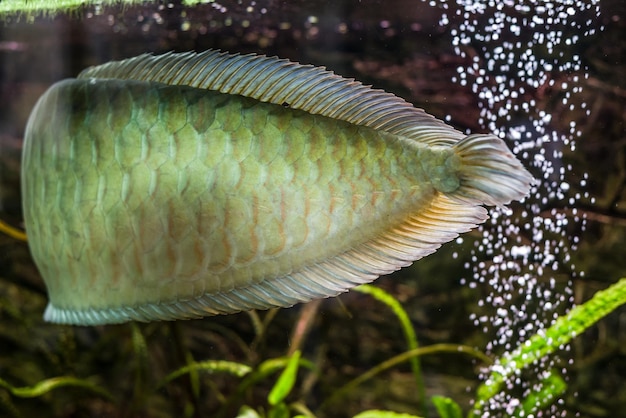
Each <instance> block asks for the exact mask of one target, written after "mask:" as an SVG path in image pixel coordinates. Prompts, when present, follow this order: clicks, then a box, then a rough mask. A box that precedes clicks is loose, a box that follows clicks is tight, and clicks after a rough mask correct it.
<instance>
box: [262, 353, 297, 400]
mask: <svg viewBox="0 0 626 418" xmlns="http://www.w3.org/2000/svg"><path fill="white" fill-rule="evenodd" d="M299 362H300V350H296V351H295V352H294V353H293V355H292V356H291V357H290V358H289V362H288V363H287V366H286V367H285V369H284V370H283V372H282V373H281V374H280V376H279V377H278V380H277V381H276V384H275V385H274V387H273V388H272V390H271V391H270V394H269V396H268V397H267V401H268V402H269V404H270V405H277V404H278V403H280V402H282V401H283V400H284V399H285V398H286V397H287V395H289V392H291V389H292V388H293V385H294V384H295V383H296V377H297V375H298V364H299Z"/></svg>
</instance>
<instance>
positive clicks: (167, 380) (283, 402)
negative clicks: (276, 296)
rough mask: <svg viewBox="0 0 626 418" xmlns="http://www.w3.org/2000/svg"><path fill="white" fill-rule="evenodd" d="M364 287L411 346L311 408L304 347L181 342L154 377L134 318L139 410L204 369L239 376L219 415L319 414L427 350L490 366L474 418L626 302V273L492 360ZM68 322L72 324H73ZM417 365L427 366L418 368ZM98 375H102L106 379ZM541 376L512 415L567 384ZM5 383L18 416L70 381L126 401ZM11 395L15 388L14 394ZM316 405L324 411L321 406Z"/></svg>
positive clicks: (449, 417)
mask: <svg viewBox="0 0 626 418" xmlns="http://www.w3.org/2000/svg"><path fill="white" fill-rule="evenodd" d="M359 291H360V292H361V293H365V294H368V295H371V296H372V297H375V298H376V299H377V300H379V301H383V303H384V304H385V305H386V306H388V307H390V309H392V311H393V312H394V313H395V315H396V316H397V318H398V320H399V323H400V324H401V326H402V329H403V332H404V333H405V336H406V338H407V342H408V347H409V349H408V350H407V351H405V352H403V353H400V354H398V355H396V356H394V357H392V358H390V359H387V360H386V361H385V362H383V363H381V364H379V365H377V366H375V367H373V368H372V369H370V370H367V371H365V372H363V373H362V374H361V375H359V376H357V377H356V378H354V379H353V380H351V381H349V382H348V383H347V384H345V385H344V386H343V387H340V388H337V389H335V390H333V391H332V392H331V394H330V396H329V397H327V399H326V400H325V401H323V403H322V404H321V405H319V407H318V408H309V407H308V406H307V404H306V399H305V397H304V396H302V395H301V394H298V391H297V390H296V389H297V388H298V387H299V383H300V381H301V379H302V376H303V374H302V373H301V372H303V371H305V370H306V371H308V372H309V373H312V374H313V375H319V374H320V373H321V372H322V371H321V367H322V366H321V365H320V364H317V363H316V362H315V361H311V360H309V359H306V358H303V356H302V354H301V351H300V350H299V349H296V350H295V351H293V353H292V354H291V355H288V356H284V357H277V358H268V359H262V360H261V361H260V362H259V363H258V364H256V365H251V364H245V363H242V362H238V361H229V360H198V361H196V360H194V359H193V356H192V354H191V352H190V351H189V350H188V349H187V348H185V347H179V350H181V352H182V357H183V359H184V360H183V362H184V363H186V364H184V365H183V366H181V367H178V368H176V369H175V370H174V371H171V372H170V373H169V374H167V375H166V376H165V377H164V378H162V379H160V381H154V380H151V379H150V378H149V374H150V369H151V368H152V365H151V361H153V359H152V358H151V355H150V353H149V351H150V350H149V344H150V343H149V342H148V341H147V337H146V336H147V335H148V338H150V335H151V334H152V333H153V328H151V327H150V325H149V326H147V327H146V328H141V327H140V326H138V325H136V324H131V325H130V338H129V341H130V344H131V351H132V353H133V357H134V358H135V368H134V370H135V371H134V374H135V378H134V389H133V398H134V399H133V405H132V407H131V408H132V410H134V411H141V410H142V408H145V406H146V405H147V404H148V403H149V401H150V398H151V396H154V394H155V393H156V392H158V391H163V390H167V389H168V388H169V387H170V386H171V385H172V384H174V383H175V381H178V380H180V379H183V378H187V379H189V381H188V383H189V386H190V388H191V389H190V392H192V394H193V396H192V397H193V398H195V399H198V398H199V397H200V392H201V391H202V390H206V389H207V388H206V387H205V388H204V389H202V385H203V384H207V383H206V382H207V381H206V380H205V379H204V376H207V375H211V376H217V375H223V374H226V375H230V376H232V377H234V378H236V379H238V380H239V381H238V383H237V385H236V387H235V389H234V391H232V392H231V393H230V394H225V393H220V392H219V391H218V390H217V389H215V388H213V389H210V388H209V390H210V391H211V392H213V393H214V395H215V398H216V399H220V403H221V404H222V408H221V410H220V411H218V413H217V414H216V416H218V417H219V416H222V417H226V416H229V413H230V412H229V411H232V410H233V409H236V410H238V417H242V418H243V417H250V418H253V417H259V418H261V417H268V418H270V417H272V418H289V417H300V418H301V417H315V416H317V415H316V414H322V415H328V416H332V415H333V413H332V411H334V410H335V408H337V405H338V403H337V401H338V400H339V399H341V398H342V397H343V396H345V395H348V394H350V393H353V392H355V391H356V388H357V387H358V386H359V385H361V384H363V383H364V382H366V381H368V380H371V379H373V378H374V377H376V376H377V375H379V374H380V373H382V372H383V371H385V370H389V369H390V368H393V367H396V366H397V365H399V364H401V363H405V362H409V363H410V362H413V361H414V360H415V359H417V358H419V357H420V356H423V355H435V354H437V355H439V354H442V353H456V354H466V355H469V356H470V357H472V358H474V359H476V360H477V361H478V362H479V363H480V364H482V365H483V366H484V367H488V368H489V370H490V375H489V377H488V378H487V379H486V380H485V381H484V382H483V383H482V384H481V385H480V386H479V387H478V389H477V391H476V397H475V401H474V404H473V406H472V407H471V410H470V412H469V413H468V418H475V417H478V416H481V413H482V412H483V411H484V410H485V408H487V407H488V405H489V402H490V401H491V400H492V399H494V397H495V396H496V395H497V394H498V393H499V392H501V391H502V390H504V389H503V387H504V382H505V381H506V379H507V377H510V376H512V375H515V374H519V373H520V372H522V371H523V370H524V369H525V368H526V367H528V366H529V365H531V364H533V363H536V362H538V361H539V360H540V359H542V358H544V357H545V356H547V355H550V354H552V353H554V352H555V351H557V350H559V349H560V348H562V347H563V346H564V345H565V344H567V343H569V342H570V341H571V340H572V339H573V338H575V337H577V336H579V335H580V334H581V333H583V332H584V331H585V330H587V329H589V328H590V327H591V326H592V325H593V324H595V323H596V322H597V321H598V320H600V319H601V318H603V317H604V316H606V315H608V314H609V313H611V312H613V311H614V310H616V309H617V308H618V307H620V306H622V305H624V304H626V278H623V279H621V280H619V281H618V282H617V283H615V284H614V285H612V286H610V287H609V288H607V289H605V290H602V291H599V292H597V293H596V294H595V295H594V296H593V297H592V298H591V299H590V300H589V301H587V302H586V303H584V304H581V305H579V306H577V307H575V308H573V309H572V310H571V311H570V312H569V313H568V314H566V315H563V316H561V317H559V318H558V319H557V320H556V321H555V322H554V324H553V325H552V326H550V327H549V328H547V329H545V330H544V331H542V332H540V333H537V334H536V335H534V336H532V337H531V338H529V339H528V340H527V341H526V342H524V343H522V344H520V345H519V346H518V347H517V348H515V349H514V350H512V351H511V352H509V353H506V354H504V355H502V356H501V357H500V358H498V359H495V360H492V359H491V358H490V357H488V356H486V355H484V354H483V353H482V352H480V351H479V350H477V349H475V348H472V347H467V346H462V345H453V344H433V345H430V346H424V347H418V346H417V338H416V336H415V330H414V329H413V325H412V324H411V322H410V321H409V320H408V316H407V315H406V312H405V311H404V309H403V308H402V306H401V304H400V303H399V302H398V301H397V300H396V299H395V298H394V297H393V296H391V295H390V294H389V293H387V292H384V291H382V290H381V289H378V288H375V287H372V286H366V287H361V288H359ZM267 315H268V316H270V319H269V320H267V321H264V320H262V319H261V318H259V317H258V316H257V318H256V320H254V321H252V322H253V323H254V324H255V332H256V333H257V335H266V334H267V332H268V330H267V329H265V328H267V327H269V326H270V321H271V318H273V317H274V315H275V313H268V314H267ZM170 328H171V329H170V331H171V334H170V335H173V336H175V337H176V338H175V340H176V343H177V344H178V343H181V341H184V338H182V337H181V336H180V335H178V336H177V335H176V334H177V332H178V331H176V330H175V328H176V323H172V327H170ZM69 329H70V330H71V329H72V328H69ZM181 344H182V343H181ZM183 345H184V344H183ZM412 364H414V363H412ZM413 372H414V373H416V369H415V368H413ZM417 373H420V374H421V371H420V369H419V368H418V369H417ZM273 376H276V377H274V378H273V379H274V383H273V384H272V385H271V388H270V389H269V390H268V391H267V392H266V396H265V403H264V404H251V403H249V400H250V394H251V393H253V392H255V391H258V390H259V389H260V388H261V387H264V386H265V385H266V384H267V382H269V381H271V379H272V377H273ZM302 380H305V379H302ZM415 380H416V384H419V382H421V381H422V377H421V375H420V376H417V375H416V376H415ZM98 381H99V382H101V381H102V379H99V380H98ZM537 383H538V384H536V385H534V387H535V388H536V389H535V390H534V391H532V392H531V393H529V394H527V395H526V396H525V398H524V399H523V400H522V402H521V404H520V405H519V406H518V407H517V409H516V410H515V412H514V413H513V414H512V416H522V415H523V416H528V415H530V414H534V413H536V412H537V411H541V410H544V409H545V408H546V407H548V406H549V405H550V404H551V403H552V402H553V401H555V400H556V399H557V398H558V397H559V396H560V395H561V394H562V393H563V392H564V391H565V390H566V383H565V381H564V380H563V378H562V377H561V376H560V374H559V372H557V371H554V370H549V371H546V373H544V375H543V378H542V380H541V381H540V382H537ZM0 387H1V388H3V389H4V390H5V391H6V392H5V393H1V391H0V394H2V396H1V397H0V408H2V409H4V410H6V411H8V412H10V413H12V415H15V416H18V415H19V414H20V413H19V408H17V407H16V406H15V405H14V404H13V402H12V400H11V399H12V398H13V399H18V398H42V397H45V396H46V395H47V394H49V393H51V392H55V393H58V392H62V391H64V390H67V389H68V388H69V387H77V388H80V389H82V390H84V391H86V392H85V393H89V392H91V393H93V394H94V395H96V396H98V397H101V398H102V399H104V400H106V401H108V402H111V403H113V404H115V403H117V402H119V398H118V396H119V395H116V394H115V393H114V392H112V391H111V390H110V389H108V388H107V385H104V384H102V383H97V382H96V381H95V380H93V379H92V378H88V379H84V378H79V377H76V376H59V377H52V378H45V379H42V380H40V381H38V382H36V383H34V384H32V385H25V386H15V385H13V384H11V383H9V382H8V381H7V380H6V379H0ZM420 391H421V390H420ZM6 395H9V398H7V397H6ZM83 396H84V395H83ZM430 401H431V402H432V403H433V405H434V407H435V410H436V411H437V413H438V415H439V416H440V417H442V418H460V417H461V416H462V409H463V408H462V406H461V405H459V404H458V403H457V402H456V401H454V400H453V399H450V398H448V397H445V396H434V397H432V398H431V399H430ZM417 403H419V396H416V410H417V409H419V408H420V407H419V406H417ZM467 407H469V406H466V408H467ZM316 409H317V412H315V410H316ZM11 411H13V412H11ZM196 411H197V405H193V403H192V404H188V406H187V408H186V412H185V414H184V416H194V414H195V413H196ZM422 414H423V415H424V416H425V414H426V411H423V412H422ZM357 417H358V418H409V417H410V418H417V416H416V415H409V414H405V413H400V412H394V411H384V410H378V409H376V410H367V411H364V412H362V413H359V414H358V415H356V416H355V418H357Z"/></svg>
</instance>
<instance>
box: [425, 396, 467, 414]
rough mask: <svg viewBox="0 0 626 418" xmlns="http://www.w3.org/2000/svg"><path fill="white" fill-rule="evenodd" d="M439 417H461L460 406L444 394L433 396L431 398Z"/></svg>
mask: <svg viewBox="0 0 626 418" xmlns="http://www.w3.org/2000/svg"><path fill="white" fill-rule="evenodd" d="M431 400H432V402H433V404H434V405H435V408H436V409H437V412H438V413H439V416H440V417H441V418H461V417H462V415H463V413H462V411H461V407H460V406H459V404H458V403H456V402H455V401H454V400H452V399H450V398H447V397H445V396H433V397H432V398H431Z"/></svg>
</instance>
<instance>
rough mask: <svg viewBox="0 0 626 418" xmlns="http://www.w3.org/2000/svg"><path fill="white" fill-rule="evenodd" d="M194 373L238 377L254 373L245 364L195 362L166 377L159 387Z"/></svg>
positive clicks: (208, 361) (211, 361) (220, 361)
mask: <svg viewBox="0 0 626 418" xmlns="http://www.w3.org/2000/svg"><path fill="white" fill-rule="evenodd" d="M192 371H205V372H210V373H218V372H224V373H230V374H232V375H235V376H237V377H243V376H245V375H247V374H248V373H250V372H251V371H252V368H251V367H250V366H247V365H245V364H241V363H235V362H232V361H225V360H206V361H199V362H195V363H192V364H189V365H187V366H184V367H181V368H180V369H178V370H175V371H173V372H172V373H170V374H168V375H167V376H166V377H165V379H163V380H162V381H161V382H160V383H159V385H158V387H161V386H164V385H165V384H167V383H168V382H170V381H172V380H174V379H176V378H178V377H180V376H182V375H184V374H187V373H190V372H192Z"/></svg>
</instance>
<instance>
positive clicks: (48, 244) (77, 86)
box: [22, 80, 436, 310]
mask: <svg viewBox="0 0 626 418" xmlns="http://www.w3.org/2000/svg"><path fill="white" fill-rule="evenodd" d="M418 151H419V150H416V147H415V144H414V143H412V142H411V141H408V140H406V139H403V138H401V137H397V136H394V135H391V134H387V133H384V132H379V131H376V130H374V129H372V128H368V127H364V126H356V125H353V124H349V123H347V122H343V121H338V120H334V119H331V118H328V117H323V116H316V115H311V114H309V113H306V112H304V111H301V110H294V109H290V108H289V107H288V104H285V105H284V106H279V105H275V104H267V103H262V102H259V101H257V100H254V99H249V98H245V97H241V96H237V95H228V94H222V93H218V92H212V91H206V90H201V89H195V88H190V87H181V86H168V85H164V84H159V83H148V82H133V81H120V80H66V81H63V82H60V83H58V84H56V85H55V86H54V87H52V88H51V89H50V90H49V91H48V92H47V93H46V94H45V95H44V96H43V97H42V98H41V99H40V101H39V102H38V104H37V106H36V108H35V110H34V111H33V114H32V116H31V119H30V121H29V124H28V126H27V133H26V142H25V147H24V157H23V178H22V181H23V188H22V189H23V190H24V192H25V194H24V197H23V199H24V212H25V221H26V225H27V233H28V236H29V241H30V242H31V251H32V254H33V257H34V259H35V262H36V263H37V265H38V267H39V269H40V271H41V273H42V275H43V276H44V278H45V280H46V285H47V286H48V290H49V293H50V299H51V303H52V304H53V305H54V306H56V307H58V308H62V309H77V310H80V309H83V308H85V309H86V308H90V309H112V308H116V307H117V306H142V305H143V304H146V303H148V302H149V301H152V303H154V301H155V300H157V301H162V302H163V303H169V302H176V301H179V300H190V299H194V298H199V297H201V296H202V295H205V294H217V293H222V292H229V291H232V290H233V289H238V288H245V287H247V286H250V285H252V284H255V283H259V282H262V281H264V280H268V279H271V278H274V277H281V276H286V275H289V274H292V273H294V272H297V271H299V270H301V269H303V268H305V267H306V266H309V265H312V264H315V263H318V262H322V261H324V260H327V259H329V258H332V257H334V256H336V255H338V254H341V253H344V252H346V251H349V250H351V249H353V248H355V247H357V246H358V245H359V244H361V243H363V242H366V241H368V240H369V239H371V238H372V237H375V236H378V235H380V234H381V233H382V232H384V231H385V230H388V229H390V228H393V227H394V226H395V225H397V224H399V223H401V222H402V220H404V219H406V218H407V216H409V215H410V214H411V213H414V212H416V211H417V210H419V209H420V207H423V206H425V205H427V204H428V202H430V200H431V199H432V198H433V196H434V195H435V194H436V192H435V190H434V189H433V187H432V185H431V183H430V182H429V178H428V177H427V175H426V174H425V170H424V169H423V168H421V167H422V164H420V162H419V161H416V160H419V159H418V158H417V156H418ZM76 295H79V297H76Z"/></svg>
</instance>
